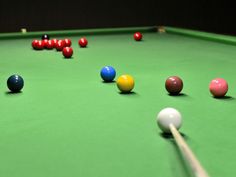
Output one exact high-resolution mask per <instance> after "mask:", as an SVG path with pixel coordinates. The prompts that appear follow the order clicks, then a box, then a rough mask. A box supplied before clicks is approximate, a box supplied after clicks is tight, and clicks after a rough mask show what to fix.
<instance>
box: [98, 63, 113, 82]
mask: <svg viewBox="0 0 236 177" xmlns="http://www.w3.org/2000/svg"><path fill="white" fill-rule="evenodd" d="M100 76H101V78H102V79H103V80H104V82H112V81H113V80H114V78H115V77H116V70H115V69H114V68H113V67H112V66H105V67H103V68H102V69H101V72H100Z"/></svg>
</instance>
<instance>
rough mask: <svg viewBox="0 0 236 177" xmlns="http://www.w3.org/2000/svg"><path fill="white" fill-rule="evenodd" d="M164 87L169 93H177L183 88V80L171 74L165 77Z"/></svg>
mask: <svg viewBox="0 0 236 177" xmlns="http://www.w3.org/2000/svg"><path fill="white" fill-rule="evenodd" d="M165 87H166V90H167V91H168V92H169V94H170V95H178V94H179V93H180V92H181V91H182V89H183V81H182V79H180V78H179V77H178V76H171V77H168V78H167V79H166V82H165Z"/></svg>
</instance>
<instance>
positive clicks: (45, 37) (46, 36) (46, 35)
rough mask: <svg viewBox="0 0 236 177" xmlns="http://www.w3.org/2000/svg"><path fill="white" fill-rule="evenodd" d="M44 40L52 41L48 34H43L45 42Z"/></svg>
mask: <svg viewBox="0 0 236 177" xmlns="http://www.w3.org/2000/svg"><path fill="white" fill-rule="evenodd" d="M44 39H47V40H49V39H50V37H49V35H48V34H43V35H42V40H44Z"/></svg>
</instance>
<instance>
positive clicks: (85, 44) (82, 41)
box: [79, 37, 88, 47]
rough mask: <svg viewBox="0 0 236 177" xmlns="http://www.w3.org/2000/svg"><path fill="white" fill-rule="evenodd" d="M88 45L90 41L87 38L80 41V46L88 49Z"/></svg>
mask: <svg viewBox="0 0 236 177" xmlns="http://www.w3.org/2000/svg"><path fill="white" fill-rule="evenodd" d="M87 45H88V41H87V39H86V38H85V37H83V38H81V39H80V40H79V46H80V47H86V46H87Z"/></svg>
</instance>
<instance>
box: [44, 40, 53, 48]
mask: <svg viewBox="0 0 236 177" xmlns="http://www.w3.org/2000/svg"><path fill="white" fill-rule="evenodd" d="M45 47H46V49H53V47H54V44H53V41H52V40H48V41H47V44H46V45H45Z"/></svg>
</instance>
